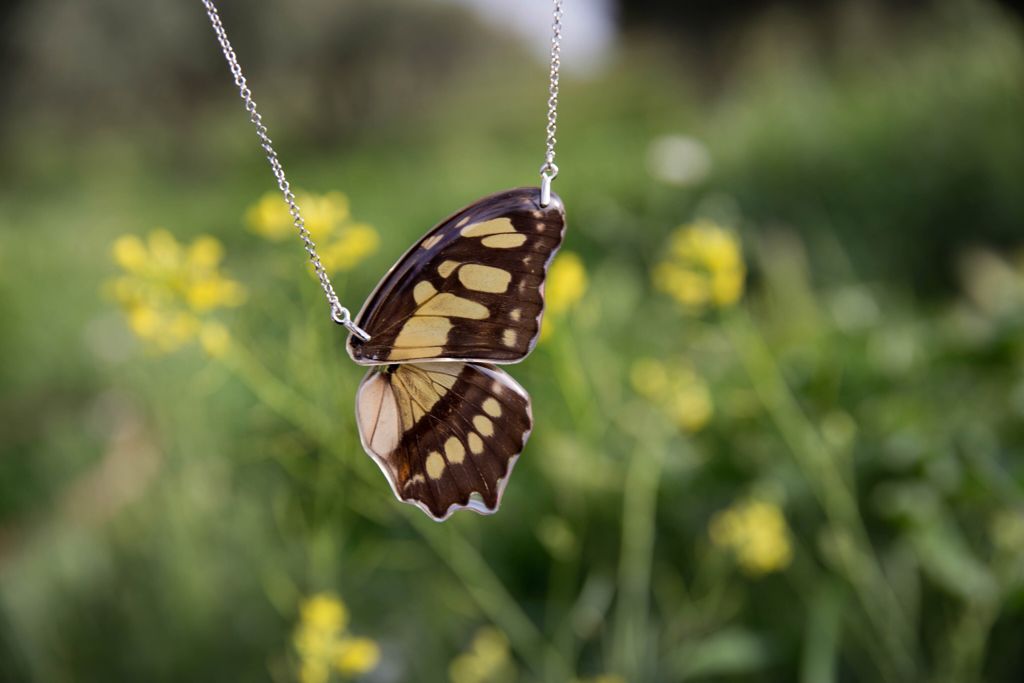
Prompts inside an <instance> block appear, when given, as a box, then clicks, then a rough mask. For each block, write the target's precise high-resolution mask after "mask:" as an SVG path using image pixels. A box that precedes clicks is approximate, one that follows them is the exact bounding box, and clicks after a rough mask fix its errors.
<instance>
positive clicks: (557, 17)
mask: <svg viewBox="0 0 1024 683" xmlns="http://www.w3.org/2000/svg"><path fill="white" fill-rule="evenodd" d="M202 3H203V6H204V7H205V8H206V15H207V16H208V17H209V18H210V25H211V26H213V32H214V33H215V34H216V36H217V42H218V43H220V48H221V51H222V52H223V53H224V59H226V60H227V62H228V67H229V68H230V69H231V75H232V76H233V77H234V79H235V86H236V87H237V88H238V94H239V95H240V96H241V98H242V102H243V103H244V105H245V110H246V111H247V112H249V121H251V122H252V125H253V126H254V127H255V128H256V136H257V137H258V138H259V140H260V146H261V147H262V148H263V152H264V153H265V154H266V155H267V161H268V162H270V170H271V171H273V173H274V178H275V179H276V180H277V187H278V189H280V190H281V194H282V195H283V197H284V201H285V203H286V204H287V205H288V213H289V214H291V217H292V223H293V224H294V225H295V229H296V230H298V233H299V239H301V240H302V244H303V246H304V247H305V249H306V254H308V255H309V262H310V263H312V264H313V270H315V271H316V276H317V279H318V280H320V287H321V288H323V290H324V296H326V297H327V303H328V305H329V306H330V309H331V319H332V320H334V321H335V322H336V323H338V324H339V325H344V326H345V327H346V328H348V330H349V331H350V332H352V333H353V334H355V335H356V336H358V337H361V338H362V339H363V340H364V341H365V340H369V338H370V336H369V335H368V334H367V333H366V332H365V331H363V330H362V329H360V328H359V327H358V326H357V325H356V324H355V323H354V322H353V321H352V314H351V313H350V312H349V310H348V309H347V308H345V307H344V306H342V305H341V302H340V301H339V300H338V295H337V294H336V293H335V292H334V286H333V285H332V284H331V279H330V278H329V277H328V276H327V271H326V270H324V266H323V264H322V263H320V256H319V255H318V254H317V251H316V243H314V242H313V239H312V237H310V234H309V230H307V229H306V222H305V221H304V220H303V218H302V212H301V211H300V210H299V205H298V204H297V203H296V202H295V194H294V193H293V192H292V190H291V185H290V184H289V183H288V179H287V178H286V177H285V175H284V168H283V167H282V166H281V161H280V159H278V157H277V152H276V151H275V150H274V147H273V144H272V143H271V140H270V136H269V135H268V134H267V127H266V126H265V125H264V124H263V117H262V116H260V114H259V112H258V111H256V102H255V101H254V100H253V98H252V91H251V90H250V89H249V86H248V84H247V83H246V80H245V76H243V75H242V67H241V66H240V65H239V63H238V56H237V55H236V54H235V50H234V48H233V47H231V41H229V40H228V34H227V32H226V31H225V30H224V24H223V23H222V22H221V19H220V13H219V12H218V11H217V7H216V6H215V5H214V4H213V0H202ZM552 4H553V22H552V24H551V74H550V79H549V81H548V125H547V128H546V132H547V140H546V148H545V153H544V163H543V164H542V165H541V167H540V178H541V199H540V204H541V206H547V205H548V204H550V203H551V181H552V180H554V179H555V178H556V177H557V176H558V166H557V165H555V143H556V142H557V140H556V139H555V133H556V132H557V128H558V76H559V69H560V68H561V66H562V62H561V57H562V0H552Z"/></svg>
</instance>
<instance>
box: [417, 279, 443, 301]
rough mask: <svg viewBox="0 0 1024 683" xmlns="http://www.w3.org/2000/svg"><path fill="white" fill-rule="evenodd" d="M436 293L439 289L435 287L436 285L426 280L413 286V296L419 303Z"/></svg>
mask: <svg viewBox="0 0 1024 683" xmlns="http://www.w3.org/2000/svg"><path fill="white" fill-rule="evenodd" d="M435 294H437V289H435V288H434V285H432V284H430V283H429V282H427V281H426V280H424V281H423V282H417V283H416V286H415V287H413V288H412V298H413V299H415V301H416V303H418V304H422V303H423V302H424V301H426V300H427V299H429V298H430V297H432V296H434V295H435Z"/></svg>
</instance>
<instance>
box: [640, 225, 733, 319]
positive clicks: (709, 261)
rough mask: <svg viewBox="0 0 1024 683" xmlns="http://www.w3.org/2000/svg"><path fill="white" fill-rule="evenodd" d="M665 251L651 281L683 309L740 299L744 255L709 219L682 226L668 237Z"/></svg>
mask: <svg viewBox="0 0 1024 683" xmlns="http://www.w3.org/2000/svg"><path fill="white" fill-rule="evenodd" d="M666 251H667V254H666V257H665V259H664V260H662V261H661V262H659V263H658V264H656V265H655V266H654V268H653V270H652V271H651V278H652V280H653V282H654V286H655V287H656V288H657V289H659V290H661V291H663V292H665V293H666V294H669V295H671V296H672V297H673V298H674V299H675V300H676V301H677V302H679V304H681V305H682V306H683V308H685V309H686V310H688V311H690V312H695V313H699V312H702V311H704V310H707V309H709V308H726V307H729V306H732V305H733V304H735V303H736V302H737V301H739V299H740V297H741V296H743V284H744V280H745V279H746V265H745V264H744V262H743V253H742V250H741V248H740V243H739V240H738V239H737V238H736V236H735V235H733V234H732V233H731V232H729V231H728V230H726V229H725V228H723V227H721V226H719V225H717V224H716V223H713V222H711V221H708V220H699V221H696V222H695V223H691V224H689V225H685V226H682V227H680V228H679V229H678V230H676V231H675V232H674V233H673V234H672V236H671V237H670V238H669V243H668V247H667V250H666Z"/></svg>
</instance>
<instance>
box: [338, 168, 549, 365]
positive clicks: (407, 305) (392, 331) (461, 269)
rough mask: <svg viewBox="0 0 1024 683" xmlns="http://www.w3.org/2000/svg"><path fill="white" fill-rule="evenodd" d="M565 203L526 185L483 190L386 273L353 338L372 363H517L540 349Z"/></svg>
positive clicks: (353, 346) (355, 349)
mask: <svg viewBox="0 0 1024 683" xmlns="http://www.w3.org/2000/svg"><path fill="white" fill-rule="evenodd" d="M564 231H565V210H564V209H563V206H562V201H561V200H560V199H559V198H558V197H557V196H555V195H552V198H551V203H550V204H548V205H547V206H546V207H541V206H540V190H538V189H536V188H519V189H516V190H508V191H506V192H499V193H498V194H494V195H491V196H490V197H485V198H484V199H481V200H480V201H478V202H476V203H475V204H472V205H470V206H468V207H466V208H465V209H462V210H461V211H459V212H458V213H456V214H454V215H453V216H451V217H450V218H448V219H447V220H445V221H442V222H441V223H440V224H439V225H438V226H437V227H435V228H434V229H433V230H431V231H430V232H428V233H427V234H426V235H425V236H424V237H423V238H422V239H421V240H420V241H419V242H418V243H417V244H415V245H413V247H412V248H411V249H410V250H409V251H408V252H406V253H405V255H404V256H402V258H401V259H399V261H398V263H396V264H395V265H394V267H392V268H391V270H390V271H388V274H387V275H386V276H385V277H384V279H383V281H381V283H380V284H379V285H378V286H377V289H376V290H374V292H373V293H372V294H371V295H370V297H369V299H367V301H366V304H365V305H364V306H363V309H362V310H361V311H360V312H359V315H357V316H356V319H355V323H356V325H358V326H359V327H360V328H362V329H363V330H365V331H366V332H367V333H368V334H369V335H370V340H369V341H365V342H364V341H363V340H362V339H359V338H358V337H356V336H354V335H353V336H350V337H349V341H348V351H349V354H350V355H351V356H352V359H353V360H355V361H356V362H357V363H362V364H364V365H373V364H384V363H396V362H410V361H423V360H467V361H481V362H489V363H514V362H516V361H519V360H522V359H523V358H524V357H525V356H526V355H527V354H528V353H530V351H531V350H532V349H533V347H534V345H535V344H536V342H537V336H538V334H539V332H540V321H541V315H542V313H543V311H544V277H545V275H546V273H547V267H548V264H549V263H550V262H551V259H552V258H553V257H554V255H555V252H556V251H557V250H558V247H559V246H560V245H561V244H562V236H563V233H564Z"/></svg>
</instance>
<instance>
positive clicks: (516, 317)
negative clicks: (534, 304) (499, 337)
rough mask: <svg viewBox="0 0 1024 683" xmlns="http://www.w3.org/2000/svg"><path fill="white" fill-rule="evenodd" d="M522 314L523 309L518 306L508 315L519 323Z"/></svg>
mask: <svg viewBox="0 0 1024 683" xmlns="http://www.w3.org/2000/svg"><path fill="white" fill-rule="evenodd" d="M521 315H522V311H520V310H519V309H518V308H513V309H512V312H511V313H509V314H508V317H509V318H510V319H511V320H512V322H514V323H517V322H519V318H520V316H521Z"/></svg>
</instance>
